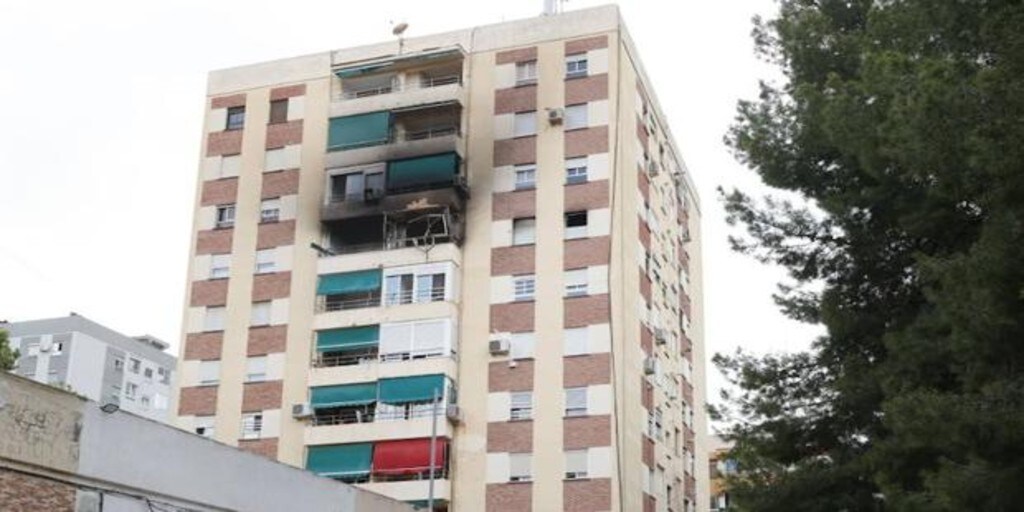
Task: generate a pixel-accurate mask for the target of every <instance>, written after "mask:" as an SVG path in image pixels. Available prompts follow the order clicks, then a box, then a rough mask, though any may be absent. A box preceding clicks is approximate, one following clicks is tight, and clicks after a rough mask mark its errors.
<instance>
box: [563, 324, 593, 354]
mask: <svg viewBox="0 0 1024 512" xmlns="http://www.w3.org/2000/svg"><path fill="white" fill-rule="evenodd" d="M588 338H589V330H588V329H587V328H586V327H579V328H576V329H566V330H565V355H567V356H578V355H582V354H588V353H590V343H589V339H588Z"/></svg>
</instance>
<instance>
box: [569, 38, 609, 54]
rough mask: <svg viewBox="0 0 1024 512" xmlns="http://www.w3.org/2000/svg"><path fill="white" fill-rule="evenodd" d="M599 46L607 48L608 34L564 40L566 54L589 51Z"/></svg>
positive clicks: (599, 47) (598, 48) (597, 48)
mask: <svg viewBox="0 0 1024 512" xmlns="http://www.w3.org/2000/svg"><path fill="white" fill-rule="evenodd" d="M601 48H608V36H593V37H588V38H585V39H576V40H574V41H566V42H565V53H566V55H572V54H574V53H582V52H589V51H590V50H600V49H601Z"/></svg>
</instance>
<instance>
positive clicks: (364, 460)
mask: <svg viewBox="0 0 1024 512" xmlns="http://www.w3.org/2000/svg"><path fill="white" fill-rule="evenodd" d="M372 460H373V444H372V443H359V444H339V445H331V446H310V447H309V453H307V454H306V469H308V470H310V471H312V472H314V473H316V474H318V475H321V476H327V477H344V476H358V475H366V474H369V473H370V461H372Z"/></svg>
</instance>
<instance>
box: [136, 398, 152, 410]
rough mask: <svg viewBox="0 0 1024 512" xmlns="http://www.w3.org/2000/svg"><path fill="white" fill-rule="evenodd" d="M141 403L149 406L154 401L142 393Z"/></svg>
mask: <svg viewBox="0 0 1024 512" xmlns="http://www.w3.org/2000/svg"><path fill="white" fill-rule="evenodd" d="M139 403H140V404H142V406H143V407H147V408H148V407H149V406H150V404H151V403H152V402H151V401H150V399H149V396H147V395H142V398H140V399H139Z"/></svg>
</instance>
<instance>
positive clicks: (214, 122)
mask: <svg viewBox="0 0 1024 512" xmlns="http://www.w3.org/2000/svg"><path fill="white" fill-rule="evenodd" d="M227 123H228V109H226V108H211V109H210V111H209V112H207V113H206V132H207V133H211V132H220V131H224V127H225V126H227Z"/></svg>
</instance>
